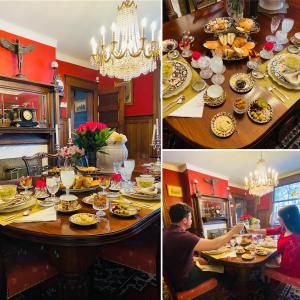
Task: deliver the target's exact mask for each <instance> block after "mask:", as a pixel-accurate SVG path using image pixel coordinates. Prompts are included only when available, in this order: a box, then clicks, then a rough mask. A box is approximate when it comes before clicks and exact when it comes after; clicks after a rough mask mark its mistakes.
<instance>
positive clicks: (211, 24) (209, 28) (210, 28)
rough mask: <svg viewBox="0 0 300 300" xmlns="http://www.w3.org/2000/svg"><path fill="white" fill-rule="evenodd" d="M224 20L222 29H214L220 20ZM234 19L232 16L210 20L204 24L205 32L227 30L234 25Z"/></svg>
mask: <svg viewBox="0 0 300 300" xmlns="http://www.w3.org/2000/svg"><path fill="white" fill-rule="evenodd" d="M222 21H224V28H223V29H220V30H217V29H216V30H214V26H216V25H217V23H218V22H222ZM232 22H233V19H232V18H229V17H227V18H216V19H213V20H210V21H209V22H208V23H206V24H205V25H204V32H206V33H221V32H226V31H228V30H229V29H230V27H231V26H232Z"/></svg>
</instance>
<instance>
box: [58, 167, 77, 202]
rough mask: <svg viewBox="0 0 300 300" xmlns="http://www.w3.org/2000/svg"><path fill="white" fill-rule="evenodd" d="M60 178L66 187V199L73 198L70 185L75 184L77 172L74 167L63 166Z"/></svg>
mask: <svg viewBox="0 0 300 300" xmlns="http://www.w3.org/2000/svg"><path fill="white" fill-rule="evenodd" d="M60 179H61V181H62V183H63V185H64V186H65V187H66V194H65V197H64V199H69V198H73V197H70V187H71V186H72V185H73V183H74V180H75V172H74V169H73V168H72V167H63V168H62V169H61V171H60Z"/></svg>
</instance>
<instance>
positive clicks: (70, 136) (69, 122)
mask: <svg viewBox="0 0 300 300" xmlns="http://www.w3.org/2000/svg"><path fill="white" fill-rule="evenodd" d="M68 127H69V139H71V138H72V135H71V118H69V119H68Z"/></svg>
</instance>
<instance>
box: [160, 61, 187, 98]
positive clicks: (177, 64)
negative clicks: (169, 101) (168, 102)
mask: <svg viewBox="0 0 300 300" xmlns="http://www.w3.org/2000/svg"><path fill="white" fill-rule="evenodd" d="M164 63H167V64H172V66H173V70H172V75H171V78H170V79H169V85H168V88H167V90H166V92H165V93H164V94H163V98H170V97H172V96H175V95H177V94H179V93H181V92H182V91H183V90H185V89H186V88H187V87H188V86H189V84H190V83H191V80H192V70H191V68H190V66H189V65H188V64H186V63H184V62H181V61H171V60H169V61H166V62H164Z"/></svg>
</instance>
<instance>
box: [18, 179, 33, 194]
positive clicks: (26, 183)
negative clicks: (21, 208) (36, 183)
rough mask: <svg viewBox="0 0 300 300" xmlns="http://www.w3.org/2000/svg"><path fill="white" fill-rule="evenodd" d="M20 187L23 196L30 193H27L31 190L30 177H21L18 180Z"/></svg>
mask: <svg viewBox="0 0 300 300" xmlns="http://www.w3.org/2000/svg"><path fill="white" fill-rule="evenodd" d="M20 186H21V187H22V188H23V189H24V192H22V194H23V195H29V194H31V192H28V189H29V188H32V177H31V176H26V177H24V176H22V177H21V178H20Z"/></svg>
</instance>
